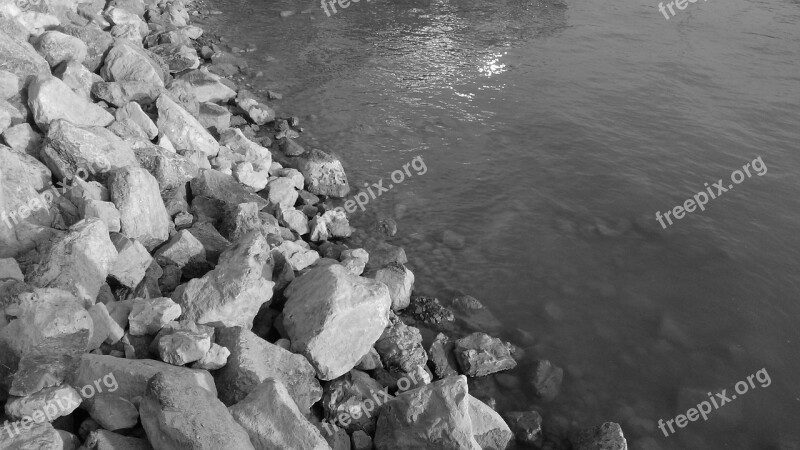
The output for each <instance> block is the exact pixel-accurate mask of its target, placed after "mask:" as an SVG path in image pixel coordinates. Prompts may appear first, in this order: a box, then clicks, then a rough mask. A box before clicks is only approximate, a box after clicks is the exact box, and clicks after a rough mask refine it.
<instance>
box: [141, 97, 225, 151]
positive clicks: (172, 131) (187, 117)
mask: <svg viewBox="0 0 800 450" xmlns="http://www.w3.org/2000/svg"><path fill="white" fill-rule="evenodd" d="M156 106H157V107H158V121H157V122H156V124H157V125H158V129H159V130H160V131H161V132H162V133H164V134H165V135H166V136H167V137H168V138H169V140H170V141H171V142H172V143H173V144H174V145H175V146H177V148H181V149H189V150H200V151H202V152H203V153H206V154H207V155H209V156H216V154H217V153H219V144H218V143H217V141H216V140H215V139H214V137H213V136H211V134H210V133H209V132H208V131H206V129H205V128H203V125H202V124H200V122H198V121H197V119H195V118H194V117H193V116H192V115H191V114H189V112H188V111H186V110H185V109H184V108H183V107H182V106H180V105H179V104H177V103H175V101H174V100H172V99H171V98H170V97H169V96H168V95H164V94H162V95H161V96H160V97H158V100H157V101H156Z"/></svg>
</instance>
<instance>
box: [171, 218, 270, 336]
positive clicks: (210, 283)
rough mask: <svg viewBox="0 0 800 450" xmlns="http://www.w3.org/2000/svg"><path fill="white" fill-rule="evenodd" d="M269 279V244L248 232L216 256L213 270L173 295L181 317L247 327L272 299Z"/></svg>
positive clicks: (221, 324)
mask: <svg viewBox="0 0 800 450" xmlns="http://www.w3.org/2000/svg"><path fill="white" fill-rule="evenodd" d="M271 278H272V260H271V258H270V256H269V245H268V244H267V241H266V239H264V237H263V236H262V235H261V234H260V233H258V232H252V233H250V234H248V235H246V236H245V237H243V238H242V239H241V240H240V241H239V242H237V243H236V244H234V245H233V246H232V247H230V248H229V249H228V250H226V251H225V252H224V253H223V254H222V255H220V257H219V264H218V265H217V267H216V268H215V269H214V270H212V271H211V272H208V273H207V274H206V275H204V276H203V277H202V278H199V279H193V280H191V281H189V283H188V284H187V285H186V288H185V289H184V290H183V292H181V293H179V295H175V297H176V301H177V302H178V303H179V304H180V305H181V306H182V307H183V317H184V318H185V319H188V320H192V321H194V322H197V323H199V324H203V325H213V326H237V325H240V326H243V327H247V328H251V327H252V326H253V318H254V317H255V316H256V314H257V313H258V310H259V308H261V306H262V305H265V304H269V301H270V300H271V298H272V288H273V286H274V285H275V283H273V282H272V281H270V280H271ZM176 294H178V292H177V291H176Z"/></svg>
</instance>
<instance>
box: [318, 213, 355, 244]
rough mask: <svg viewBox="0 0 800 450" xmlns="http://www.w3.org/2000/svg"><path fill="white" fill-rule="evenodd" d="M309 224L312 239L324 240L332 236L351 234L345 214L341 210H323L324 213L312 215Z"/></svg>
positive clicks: (348, 235)
mask: <svg viewBox="0 0 800 450" xmlns="http://www.w3.org/2000/svg"><path fill="white" fill-rule="evenodd" d="M309 226H310V228H311V240H312V241H326V240H328V239H330V238H333V237H350V235H351V234H353V230H352V228H350V223H349V222H348V220H347V214H345V213H344V212H343V211H336V210H333V211H325V214H323V215H321V216H316V217H314V219H312V220H311V223H310V224H309Z"/></svg>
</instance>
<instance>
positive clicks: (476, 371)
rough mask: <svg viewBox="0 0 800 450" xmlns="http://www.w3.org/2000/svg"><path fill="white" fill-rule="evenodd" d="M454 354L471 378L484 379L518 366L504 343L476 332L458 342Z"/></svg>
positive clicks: (462, 368)
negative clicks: (483, 377) (486, 376)
mask: <svg viewBox="0 0 800 450" xmlns="http://www.w3.org/2000/svg"><path fill="white" fill-rule="evenodd" d="M453 353H454V354H455V356H456V360H457V361H458V365H459V366H460V367H461V370H462V371H463V372H464V373H465V374H467V375H469V376H471V377H482V376H485V375H489V374H492V373H496V372H500V371H503V370H508V369H513V368H514V367H516V366H517V362H516V361H514V358H512V357H511V353H510V352H509V351H508V348H507V347H506V346H505V344H503V341H501V340H500V339H497V338H493V337H491V336H489V335H488V334H486V333H480V332H476V333H472V334H470V335H469V336H466V337H463V338H461V339H459V340H457V341H456V343H455V347H454V348H453Z"/></svg>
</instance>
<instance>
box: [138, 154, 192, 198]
mask: <svg viewBox="0 0 800 450" xmlns="http://www.w3.org/2000/svg"><path fill="white" fill-rule="evenodd" d="M134 153H135V154H136V159H137V160H138V161H139V164H141V166H142V167H144V168H145V169H147V171H148V172H150V174H151V175H153V176H154V177H155V179H156V181H158V186H159V188H160V189H161V192H165V191H168V190H170V189H176V188H180V187H182V186H184V185H185V184H186V182H187V181H189V180H191V179H193V178H195V177H196V176H197V175H198V173H199V172H200V170H199V168H198V167H197V166H196V165H195V164H194V163H192V162H191V161H189V159H187V158H184V157H183V156H181V155H179V154H177V153H174V152H171V151H169V150H167V149H165V148H164V147H159V146H157V145H152V144H149V143H148V144H145V145H142V146H140V147H138V148H136V149H135V150H134Z"/></svg>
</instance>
